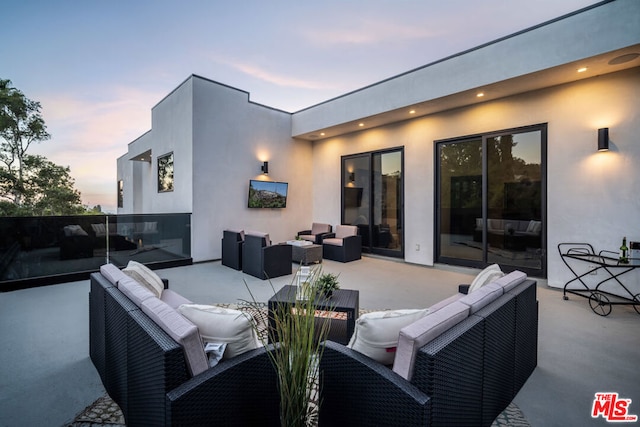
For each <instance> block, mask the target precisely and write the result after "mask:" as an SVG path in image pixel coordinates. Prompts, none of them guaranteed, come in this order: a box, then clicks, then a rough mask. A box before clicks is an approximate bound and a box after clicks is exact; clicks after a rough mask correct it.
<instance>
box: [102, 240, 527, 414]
mask: <svg viewBox="0 0 640 427" xmlns="http://www.w3.org/2000/svg"><path fill="white" fill-rule="evenodd" d="M246 237H248V236H245V238H246ZM263 239H264V237H263ZM245 244H246V243H245ZM283 246H286V245H283ZM243 262H244V260H243ZM465 292H466V294H465ZM89 308H90V316H89V322H90V357H91V360H92V362H93V364H94V365H95V367H96V369H97V371H98V373H99V375H100V378H101V380H102V382H103V384H104V386H105V389H106V390H107V392H108V393H109V395H110V396H111V397H112V398H113V400H114V401H115V402H116V403H117V404H118V405H119V406H120V408H121V409H122V411H123V414H124V416H125V420H126V424H127V425H129V426H135V425H143V424H144V425H149V424H153V425H206V424H220V425H279V393H278V380H277V376H276V372H275V370H274V368H273V366H272V364H271V362H270V360H269V354H268V352H269V351H271V350H272V348H273V347H272V346H271V345H267V346H266V347H263V346H262V343H260V342H259V341H258V340H257V339H256V337H255V335H252V333H253V334H255V332H253V329H251V327H250V326H247V324H248V323H249V322H248V321H247V319H246V318H245V317H244V316H238V315H237V314H235V315H233V310H231V311H226V310H227V309H222V308H216V307H214V306H208V307H207V306H202V305H199V304H194V303H193V302H191V301H189V300H187V299H186V298H184V297H182V296H181V295H179V294H178V293H176V292H174V291H172V290H171V289H169V286H168V282H167V281H163V280H161V279H160V278H159V277H158V276H157V275H155V273H153V272H152V271H151V270H149V269H148V268H146V267H144V266H142V265H137V263H133V262H132V263H130V265H129V266H127V267H126V268H125V269H124V270H120V269H118V268H117V267H115V266H113V265H111V264H106V265H103V266H102V267H101V269H100V272H99V273H93V274H92V275H91V288H90V294H89ZM194 313H197V315H195V316H194V315H193V314H194ZM229 315H232V316H231V317H229ZM230 319H233V320H230ZM213 330H216V331H218V332H213ZM220 331H222V332H220ZM216 333H217V334H218V335H216V337H217V340H220V341H224V342H227V350H226V351H225V353H224V357H223V358H222V360H221V361H220V362H219V363H217V364H216V365H215V366H213V367H211V366H210V365H211V364H210V362H209V360H208V355H207V353H206V351H205V344H206V343H207V342H208V341H210V340H211V336H212V335H213V334H216ZM225 333H226V334H227V335H225ZM220 336H223V337H225V336H226V338H220ZM388 336H392V337H393V340H392V342H388V341H387V339H386V338H385V337H388ZM371 337H373V339H372V338H371ZM376 337H378V338H379V340H378V341H379V342H376V339H375V338H376ZM537 337H538V304H537V300H536V282H535V281H533V280H528V279H527V277H526V275H525V274H524V273H521V272H518V271H516V272H512V273H509V274H507V275H504V274H503V273H502V272H496V271H495V269H494V270H492V271H490V269H487V270H485V271H483V272H481V273H480V274H479V275H478V276H477V277H476V280H474V282H473V283H472V284H471V286H470V287H468V289H466V288H464V287H461V289H460V292H458V293H456V294H455V295H452V296H451V297H449V298H447V299H445V300H443V301H441V302H439V303H437V304H435V305H433V306H431V307H429V308H426V309H422V310H398V311H393V312H391V311H389V312H378V313H377V314H376V313H369V314H363V315H361V316H360V318H359V319H358V320H357V321H356V327H355V332H354V334H353V336H352V338H351V341H350V342H349V343H348V344H347V345H343V344H338V343H336V342H332V341H326V342H325V347H324V348H325V349H324V353H323V356H322V358H321V361H320V372H321V381H320V384H321V388H320V393H321V394H320V398H321V401H322V404H321V406H320V411H319V425H352V424H353V425H402V426H407V425H421V426H429V425H434V426H437V425H473V426H481V425H490V424H491V422H492V421H493V420H494V419H495V417H496V416H497V415H498V414H499V413H500V412H501V411H502V410H504V409H505V408H506V406H507V405H508V404H509V403H510V402H511V400H512V399H513V397H514V396H515V395H516V394H517V392H518V391H519V390H520V388H521V387H522V385H523V384H524V383H525V381H526V380H527V378H528V377H529V375H530V374H531V373H532V372H533V370H534V369H535V367H536V365H537ZM276 345H277V344H276ZM380 354H383V355H384V356H383V358H382V359H381V358H380V357H379V356H378V355H380Z"/></svg>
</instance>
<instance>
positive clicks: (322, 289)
mask: <svg viewBox="0 0 640 427" xmlns="http://www.w3.org/2000/svg"><path fill="white" fill-rule="evenodd" d="M315 286H316V287H317V288H318V293H320V294H321V295H324V296H325V297H327V298H331V296H332V295H333V291H335V290H337V289H340V283H339V282H338V275H337V274H333V273H322V272H320V273H319V276H318V279H317V280H316V283H315Z"/></svg>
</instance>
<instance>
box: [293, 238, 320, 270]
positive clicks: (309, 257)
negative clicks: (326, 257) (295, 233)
mask: <svg viewBox="0 0 640 427" xmlns="http://www.w3.org/2000/svg"><path fill="white" fill-rule="evenodd" d="M287 244H288V245H291V260H292V261H294V262H297V263H298V264H300V265H309V264H312V263H313V264H315V263H321V262H322V245H316V244H313V243H311V242H307V241H305V240H302V241H300V240H289V241H287Z"/></svg>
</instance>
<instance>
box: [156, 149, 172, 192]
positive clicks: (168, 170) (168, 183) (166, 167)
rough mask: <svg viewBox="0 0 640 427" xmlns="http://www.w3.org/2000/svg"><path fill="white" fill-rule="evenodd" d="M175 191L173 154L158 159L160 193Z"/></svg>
mask: <svg viewBox="0 0 640 427" xmlns="http://www.w3.org/2000/svg"><path fill="white" fill-rule="evenodd" d="M168 191H173V153H169V154H165V155H164V156H160V157H158V193H166V192H168Z"/></svg>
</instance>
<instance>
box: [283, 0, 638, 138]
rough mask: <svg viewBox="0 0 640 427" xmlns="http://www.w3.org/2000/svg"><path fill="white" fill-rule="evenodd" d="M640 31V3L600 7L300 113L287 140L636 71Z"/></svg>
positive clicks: (623, 0) (631, 0)
mask: <svg viewBox="0 0 640 427" xmlns="http://www.w3.org/2000/svg"><path fill="white" fill-rule="evenodd" d="M612 23H615V25H614V24H612ZM639 28H640V2H638V1H636V0H616V1H611V2H603V3H599V4H597V5H595V6H592V7H589V8H585V9H582V10H580V11H577V12H575V13H573V14H570V15H566V16H564V17H560V18H558V19H556V20H553V21H549V22H547V23H544V24H541V25H539V26H536V27H533V28H530V29H527V30H524V31H521V32H519V33H516V34H514V35H511V36H508V37H505V38H502V39H500V40H497V41H495V42H491V43H488V44H486V45H483V46H480V47H478V48H475V49H472V50H469V51H467V52H463V53H461V54H458V55H455V56H452V57H449V58H446V59H443V60H441V61H438V62H435V63H433V64H430V65H427V66H424V67H421V68H418V69H416V70H412V71H409V72H407V73H404V74H401V75H399V76H396V77H393V78H390V79H387V80H384V81H382V82H380V83H376V84H374V85H371V86H368V87H365V88H362V89H359V90H357V91H354V92H351V93H348V94H346V95H343V96H340V97H337V98H334V99H332V100H329V101H326V102H323V103H321V104H318V105H315V106H312V107H309V108H306V109H304V110H301V111H298V112H296V113H294V114H293V121H292V136H293V137H294V138H299V139H305V140H310V141H314V140H320V139H325V138H331V137H336V136H339V135H343V134H347V133H351V132H357V131H361V130H365V129H371V128H374V127H378V126H382V125H387V124H391V123H396V122H400V121H404V120H409V119H413V118H416V117H421V116H426V115H430V114H434V113H438V112H442V111H447V110H451V109H454V108H459V107H465V106H470V105H474V104H479V103H482V102H487V101H491V100H495V99H500V98H504V97H508V96H513V95H517V94H521V93H525V92H530V91H534V90H539V89H544V88H548V87H552V86H556V85H560V84H565V83H570V82H574V81H578V80H583V79H588V78H592V77H595V76H598V75H603V74H608V73H613V72H618V71H622V70H625V69H629V68H634V67H640V30H639ZM583 67H586V68H587V70H586V71H584V72H578V71H577V70H578V69H579V68H583ZM479 92H482V93H483V94H484V96H483V97H478V96H477V94H478V93H479ZM411 111H414V112H413V113H411ZM361 123H362V124H363V126H360V124H361Z"/></svg>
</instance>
